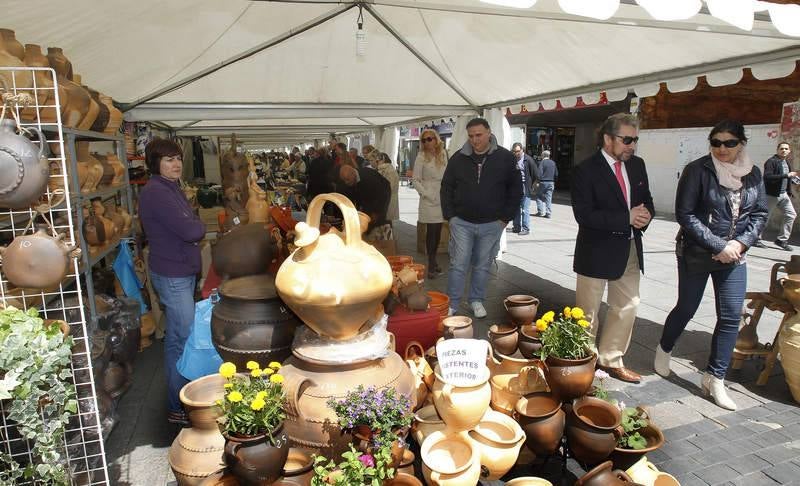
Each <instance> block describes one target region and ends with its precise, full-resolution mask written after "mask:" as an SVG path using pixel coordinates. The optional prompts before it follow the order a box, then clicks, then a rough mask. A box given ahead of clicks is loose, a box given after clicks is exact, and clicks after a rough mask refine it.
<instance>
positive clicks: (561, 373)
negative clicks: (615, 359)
mask: <svg viewBox="0 0 800 486" xmlns="http://www.w3.org/2000/svg"><path fill="white" fill-rule="evenodd" d="M596 362H597V355H596V354H592V355H591V356H587V357H585V358H583V359H561V358H556V357H555V356H548V357H547V359H546V360H545V362H544V364H545V366H544V373H545V377H546V378H547V384H548V386H550V390H551V391H552V392H553V393H554V394H555V395H556V396H558V398H560V399H561V401H562V402H568V401H570V400H573V399H575V398H578V397H582V396H584V395H586V393H587V392H588V391H589V389H590V388H591V387H592V382H593V381H594V368H595V363H596Z"/></svg>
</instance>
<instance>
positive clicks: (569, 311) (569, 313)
mask: <svg viewBox="0 0 800 486" xmlns="http://www.w3.org/2000/svg"><path fill="white" fill-rule="evenodd" d="M563 314H564V317H566V318H567V319H569V318H570V317H572V309H570V308H569V307H564V312H563Z"/></svg>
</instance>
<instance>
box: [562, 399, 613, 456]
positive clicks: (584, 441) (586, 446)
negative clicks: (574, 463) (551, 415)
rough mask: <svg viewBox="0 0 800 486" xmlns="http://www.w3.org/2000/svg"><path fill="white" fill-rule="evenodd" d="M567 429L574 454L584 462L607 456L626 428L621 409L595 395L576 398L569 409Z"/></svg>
mask: <svg viewBox="0 0 800 486" xmlns="http://www.w3.org/2000/svg"><path fill="white" fill-rule="evenodd" d="M566 429H567V440H568V441H569V447H570V450H571V451H572V454H573V455H574V456H575V459H577V460H578V461H581V462H583V463H585V464H597V463H598V462H600V461H603V460H605V459H606V458H608V456H609V455H610V454H611V453H612V452H613V451H614V448H615V447H616V446H617V439H618V438H619V437H621V435H622V432H623V431H622V427H620V411H619V409H618V408H617V407H615V406H614V405H611V404H610V403H608V402H606V401H605V400H600V399H599V398H593V397H583V398H581V399H579V400H575V402H574V403H573V405H572V408H571V410H570V411H569V412H568V413H567V427H566Z"/></svg>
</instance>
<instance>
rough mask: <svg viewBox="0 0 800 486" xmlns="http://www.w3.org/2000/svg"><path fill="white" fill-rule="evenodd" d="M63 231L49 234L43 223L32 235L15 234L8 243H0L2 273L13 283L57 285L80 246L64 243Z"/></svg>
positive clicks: (39, 286) (35, 286) (34, 286)
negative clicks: (6, 244)
mask: <svg viewBox="0 0 800 486" xmlns="http://www.w3.org/2000/svg"><path fill="white" fill-rule="evenodd" d="M64 238H66V235H65V234H64V233H61V234H59V235H58V237H55V238H54V237H52V236H50V234H49V232H48V229H47V227H46V226H40V227H39V229H38V230H37V231H36V232H35V233H34V234H32V235H23V236H17V237H16V238H14V240H13V241H12V242H11V244H10V245H8V247H0V257H1V258H2V263H3V273H5V275H6V279H8V281H9V282H11V284H13V285H14V286H15V287H19V288H25V289H49V288H53V287H56V286H58V284H60V283H61V281H62V280H64V277H66V276H67V272H68V271H69V269H70V262H71V259H72V258H77V257H78V255H80V252H81V250H80V249H79V248H77V247H75V246H74V245H73V246H69V245H67V244H66V243H64Z"/></svg>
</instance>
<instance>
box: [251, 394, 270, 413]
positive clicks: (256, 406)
mask: <svg viewBox="0 0 800 486" xmlns="http://www.w3.org/2000/svg"><path fill="white" fill-rule="evenodd" d="M266 404H267V402H265V401H264V400H262V399H260V398H257V397H256V399H255V400H253V401H252V402H251V403H250V408H252V409H253V410H261V409H262V408H264V405H266Z"/></svg>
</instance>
